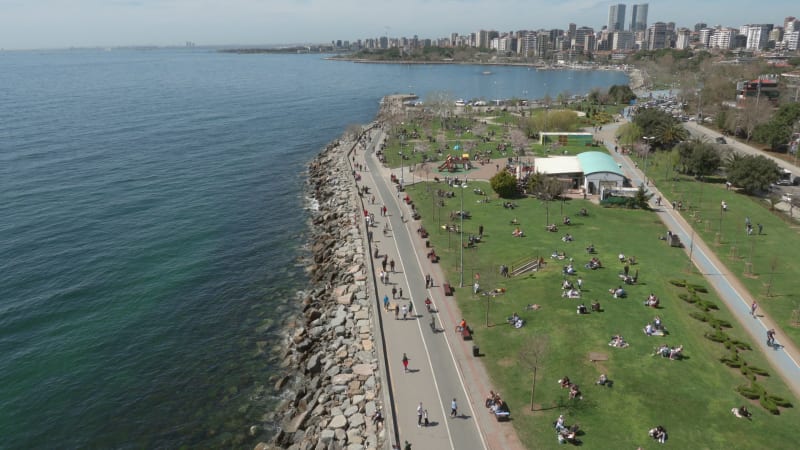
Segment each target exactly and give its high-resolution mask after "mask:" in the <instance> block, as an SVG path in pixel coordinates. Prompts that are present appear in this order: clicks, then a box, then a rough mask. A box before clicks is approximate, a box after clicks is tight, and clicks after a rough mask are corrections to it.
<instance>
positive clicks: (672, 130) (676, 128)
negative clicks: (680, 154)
mask: <svg viewBox="0 0 800 450" xmlns="http://www.w3.org/2000/svg"><path fill="white" fill-rule="evenodd" d="M655 134H656V135H655V138H656V139H655V140H656V144H657V145H658V146H659V147H661V148H672V147H673V146H675V144H677V143H678V142H681V141H683V140H686V139H687V138H688V137H689V132H688V131H686V128H684V127H683V125H682V124H681V123H680V122H672V123H669V124H664V125H662V126H660V127H658V128H657V129H656V133H655Z"/></svg>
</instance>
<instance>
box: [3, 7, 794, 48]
mask: <svg viewBox="0 0 800 450" xmlns="http://www.w3.org/2000/svg"><path fill="white" fill-rule="evenodd" d="M614 3H617V2H602V1H594V0H492V1H487V0H283V1H279V0H0V48H4V49H26V48H60V47H72V46H75V47H85V46H117V45H183V43H184V42H185V41H193V42H195V43H197V45H214V44H250V45H258V44H282V43H301V42H302V43H306V42H308V43H325V42H330V41H331V40H335V39H342V40H356V39H359V38H369V37H378V36H383V35H388V36H390V37H398V36H409V37H410V36H413V35H414V34H416V35H418V36H420V37H431V38H436V37H444V36H448V35H449V34H450V33H452V32H458V33H461V34H466V33H469V32H473V31H478V30H479V29H482V28H483V29H495V30H499V31H511V30H519V29H538V28H566V26H567V24H568V23H569V22H574V23H576V24H578V26H582V25H587V26H591V27H595V29H597V30H599V29H600V27H601V26H603V25H605V24H606V22H607V20H608V7H609V5H611V4H614ZM648 3H649V5H650V8H649V14H648V23H653V22H656V21H662V22H670V21H674V22H675V23H676V24H677V25H678V26H689V27H690V26H693V25H694V24H695V23H697V22H700V21H702V22H706V23H708V24H709V25H715V24H721V25H726V26H739V25H742V24H745V23H776V24H782V23H783V18H784V17H785V16H791V15H794V16H800V2H798V1H797V0H762V1H760V2H753V1H752V0H655V1H650V2H648ZM632 4H633V3H627V5H628V8H627V16H626V18H625V23H626V26H627V24H628V23H629V22H630V10H631V5H632Z"/></svg>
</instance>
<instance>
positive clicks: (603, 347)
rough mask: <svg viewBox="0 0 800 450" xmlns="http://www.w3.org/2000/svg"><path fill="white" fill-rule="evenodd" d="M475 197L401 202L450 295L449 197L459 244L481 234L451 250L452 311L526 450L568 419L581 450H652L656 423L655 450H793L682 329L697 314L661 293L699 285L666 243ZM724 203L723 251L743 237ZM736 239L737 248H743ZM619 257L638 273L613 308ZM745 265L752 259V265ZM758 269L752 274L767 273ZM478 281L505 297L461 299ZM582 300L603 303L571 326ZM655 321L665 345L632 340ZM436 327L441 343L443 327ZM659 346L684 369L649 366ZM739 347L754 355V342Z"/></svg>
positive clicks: (531, 203) (628, 216)
mask: <svg viewBox="0 0 800 450" xmlns="http://www.w3.org/2000/svg"><path fill="white" fill-rule="evenodd" d="M651 162H652V161H651ZM473 188H480V189H483V190H484V191H486V192H491V189H490V187H489V186H488V184H487V183H480V182H470V186H469V188H467V189H461V190H460V192H457V193H456V196H455V197H454V198H449V199H440V198H439V197H435V191H436V190H437V189H445V190H451V188H449V187H448V186H447V185H446V184H443V183H439V184H433V183H432V184H425V183H420V184H417V185H414V186H410V187H409V188H408V191H409V194H410V195H411V197H412V199H413V200H414V202H415V205H416V207H417V210H418V211H419V212H420V213H421V215H422V218H423V224H424V226H425V227H426V228H427V229H428V230H429V231H430V233H431V234H430V238H429V239H430V241H431V243H432V245H433V246H434V247H435V249H436V251H437V253H438V254H439V255H440V256H441V258H442V260H441V264H442V268H443V269H444V271H445V273H446V278H447V280H448V281H449V282H450V283H451V284H452V285H453V286H458V284H459V278H460V274H461V272H460V270H459V267H460V264H459V263H460V261H461V257H460V255H461V248H462V247H461V246H460V240H459V238H460V236H459V234H458V233H448V232H446V231H444V230H442V229H441V225H444V224H446V223H451V221H450V218H449V213H450V212H451V211H455V210H458V209H460V207H461V206H460V205H461V197H460V195H462V194H463V195H464V198H463V202H464V209H465V210H467V211H469V212H470V213H471V214H472V218H470V219H465V220H464V230H465V235H464V239H465V240H466V238H467V237H468V235H469V234H470V233H471V234H477V232H478V227H479V225H483V226H484V230H485V231H484V237H483V240H482V241H481V242H480V243H479V244H477V246H476V248H467V249H464V251H463V261H464V264H463V277H464V286H465V287H464V288H459V289H457V292H456V298H457V300H456V301H458V304H459V307H460V308H461V310H462V311H463V314H464V316H465V318H466V319H467V321H468V323H470V324H471V326H472V328H473V329H474V331H475V343H476V344H477V345H479V346H480V349H481V353H483V354H484V356H483V360H484V363H485V365H486V367H487V368H488V370H489V373H490V375H491V377H492V380H493V381H494V387H495V390H496V391H499V392H500V393H501V394H502V396H503V398H504V399H505V400H506V401H507V402H508V403H509V405H510V407H511V411H512V418H513V421H512V424H510V426H511V425H513V426H514V428H515V429H516V431H517V432H518V433H519V436H520V438H521V441H522V442H524V443H526V445H527V446H528V447H529V448H553V447H557V446H558V443H557V441H556V437H555V433H554V431H553V428H552V423H553V422H554V421H555V420H556V418H557V417H558V415H559V414H565V415H566V416H567V423H568V424H572V423H575V422H578V423H579V424H580V426H581V429H582V430H583V434H582V435H580V436H579V437H580V439H581V441H582V442H583V445H584V446H585V447H587V448H600V449H623V448H630V449H634V448H637V447H638V446H644V447H645V448H654V447H656V446H657V445H659V444H657V443H655V442H654V441H653V440H652V439H651V438H649V437H648V435H647V431H648V429H649V428H652V427H654V426H656V425H659V424H660V425H663V426H664V427H665V428H666V429H667V431H668V434H669V439H668V441H667V443H666V444H665V446H669V447H673V448H691V449H705V448H708V449H716V448H736V449H750V448H752V449H763V448H794V446H795V444H793V443H794V442H795V441H796V438H795V437H794V433H795V427H796V424H797V423H800V414H798V412H797V408H788V409H781V414H780V415H778V416H774V415H772V414H770V413H768V412H767V411H766V410H764V409H763V408H761V407H760V406H759V405H758V403H757V402H751V401H748V400H746V399H745V398H744V397H742V396H740V395H739V394H738V393H737V392H736V391H735V388H736V387H737V386H739V385H743V384H748V383H749V382H748V381H747V379H746V378H745V377H744V376H743V375H742V374H741V373H740V371H739V370H738V369H731V368H728V367H727V366H725V365H723V364H722V363H721V362H719V358H721V357H723V356H725V355H727V354H729V351H728V350H726V349H725V347H724V346H723V345H722V344H719V343H716V342H713V341H711V340H708V339H706V338H705V337H704V336H703V334H704V333H705V332H707V331H710V330H711V327H710V326H709V325H708V324H706V323H703V322H700V321H698V320H696V319H694V318H692V317H690V315H689V313H690V312H693V311H697V309H696V307H695V306H693V305H690V304H689V303H686V302H684V301H683V300H680V299H679V297H678V296H679V295H680V294H682V293H685V292H686V291H685V289H683V288H679V287H677V286H674V285H672V284H670V283H669V280H672V279H686V280H688V281H689V282H691V283H695V284H700V285H704V284H705V283H704V282H703V280H702V278H701V277H700V276H698V275H696V274H695V273H694V271H688V268H689V264H688V258H687V256H686V255H685V253H684V252H683V251H681V250H680V249H677V248H671V247H668V246H667V245H666V244H665V243H664V242H663V241H660V240H658V239H657V236H659V235H663V234H664V233H665V232H666V230H665V228H664V227H663V225H662V224H661V223H660V222H659V221H658V219H657V218H656V216H655V215H654V214H653V213H650V212H647V211H633V210H622V209H609V208H602V207H599V206H595V205H593V204H591V203H589V202H587V201H583V200H572V201H566V202H560V201H554V202H550V203H549V204H545V203H543V202H541V201H539V200H536V199H532V198H526V199H519V200H515V201H514V203H516V204H517V205H518V208H515V209H513V210H512V209H507V208H504V207H503V204H502V201H500V200H497V199H495V200H492V201H491V202H489V203H479V202H478V200H480V199H481V198H482V197H480V196H478V195H475V194H473V192H472V189H473ZM717 194H719V195H728V194H729V193H728V194H725V193H724V188H723V191H720V192H718V193H717ZM685 195H686V196H687V197H686V198H689V197H690V196H691V195H694V194H693V193H692V192H690V191H689V190H688V189H686V191H685ZM704 195H708V197H707V200H704V201H707V202H708V204H709V205H711V204H712V202H714V203H713V204H715V205H717V206H718V205H719V201H720V200H719V199H717V198H714V196H713V195H712V194H704ZM438 200H443V201H444V202H445V205H444V206H443V207H439V206H438V205H437V203H436V201H438ZM687 201H688V200H687ZM685 203H686V201H685ZM729 204H730V205H731V206H730V208H731V209H732V210H731V211H730V212H729V213H728V214H730V216H729V217H731V218H730V219H728V218H724V220H723V243H724V242H726V239H727V238H726V236H728V235H730V236H731V237H730V239H731V242H734V239H733V238H734V232H738V233H737V234H738V235H741V234H742V233H741V231H742V225H743V216H742V218H741V220H738V219H736V218H733V217H732V216H733V215H734V214H739V213H738V212H734V211H736V208H738V207H739V206H738V201H735V200H731V201H729ZM709 207H710V206H709ZM581 208H587V210H588V212H589V215H588V216H587V217H579V216H578V215H577V212H578V211H579V210H580V209H581ZM548 209H549V213H548ZM700 209H701V211H702V210H703V208H700ZM748 213H750V212H749V211H748ZM548 215H549V220H548V217H547V216H548ZM562 215H569V216H570V217H571V218H572V222H573V225H571V226H569V227H566V226H564V227H560V229H559V232H558V233H550V232H546V231H545V228H544V227H545V224H546V223H547V222H548V221H549V222H555V223H561V220H560V218H561V216H562ZM762 215H763V217H762ZM768 216H769V214H767V213H766V212H764V211H752V216H751V219H752V220H753V223H754V224H755V223H756V222H757V221H763V223H765V224H766V230H767V231H770V229H771V227H773V226H776V225H775V223H774V222H772V221H771V220H770V218H769V217H768ZM701 217H702V216H701ZM711 217H713V216H711ZM737 217H738V216H737ZM514 218H516V219H517V220H518V221H519V222H520V224H521V225H520V227H521V228H522V230H523V231H524V232H525V234H526V237H523V238H516V237H512V235H511V232H512V230H513V229H514V226H513V225H511V224H510V221H511V220H512V219H514ZM709 220H710V219H709ZM772 220H778V219H775V218H773V219H772ZM734 222H735V225H734ZM739 222H741V223H739ZM712 224H714V223H712ZM728 227H730V230H728ZM567 232H568V233H570V234H572V235H573V236H574V241H573V242H568V243H565V242H562V241H561V237H562V236H563V235H564V234H565V233H567ZM715 232H716V229H715V228H714V227H709V230H708V231H707V232H705V231H704V233H708V236H705V235H704V236H703V237H704V238H708V237H709V236H710V237H711V241H712V242H713V238H714V233H715ZM741 238H742V239H741V241H744V236H741ZM751 238H754V237H752V236H751ZM758 239H763V240H766V238H762V237H758ZM759 242H760V241H759ZM590 243H593V244H594V245H595V247H596V248H597V250H598V254H597V256H598V257H599V258H600V259H601V261H602V262H603V264H604V266H605V267H604V268H603V269H599V270H595V271H591V270H588V269H585V268H584V263H586V262H587V261H588V259H589V256H588V255H587V254H586V252H585V250H584V249H585V247H586V246H588V245H589V244H590ZM738 245H739V246H741V245H742V244H738ZM747 250H748V251H749V248H748V249H747ZM553 251H564V252H566V254H567V257H573V258H574V264H575V266H576V268H577V269H578V276H580V277H581V278H582V279H583V284H584V289H583V298H582V299H581V300H570V299H565V298H562V297H561V288H560V286H561V283H562V281H563V279H564V276H563V275H562V273H561V268H562V266H563V265H564V264H566V261H556V260H552V259H551V258H550V254H551V253H552V252H553ZM619 252H624V253H625V254H626V255H628V256H635V257H636V259H637V261H638V263H637V264H636V265H633V266H631V273H633V271H636V270H638V271H639V283H638V284H637V285H634V286H627V290H628V293H629V296H628V298H626V299H613V298H612V296H611V295H610V294H609V293H608V289H609V288H612V287H616V286H618V285H619V284H620V280H619V278H618V274H619V272H620V271H621V269H622V265H621V264H620V263H619V262H618V261H617V254H618V253H619ZM539 256H541V257H544V258H545V260H546V261H547V262H548V264H547V266H546V268H545V269H544V270H542V271H540V272H537V273H535V274H533V275H523V276H520V277H515V278H503V277H501V276H500V275H499V270H498V269H499V266H500V265H501V264H506V265H510V266H513V265H516V264H518V263H519V262H521V261H524V260H529V259H533V258H536V257H539ZM754 261H758V259H757V258H755V257H754ZM755 264H756V263H754V265H755ZM756 268H757V271H758V270H766V268H764V269H758V266H756ZM476 273H478V274H480V285H481V289H482V290H484V291H488V290H491V289H496V288H504V289H505V290H506V291H505V293H504V294H502V295H498V296H497V297H494V298H492V297H489V296H482V295H480V294H479V295H473V294H472V291H471V289H470V288H469V286H470V285H471V283H472V281H473V280H474V279H475V274H476ZM761 273H764V272H761ZM569 278H571V279H573V280H575V279H576V278H577V277H575V276H572V277H569ZM775 278H777V277H775ZM762 281H763V275H762ZM651 292H653V293H655V294H656V295H658V296H659V298H660V299H661V306H662V308H661V309H658V310H655V309H652V308H649V307H646V306H644V305H643V302H644V300H645V298H646V297H647V295H648V294H649V293H651ZM700 296H701V297H702V298H703V299H704V300H708V301H711V302H714V303H716V304H717V305H719V307H720V310H719V311H714V312H712V314H713V315H714V316H715V317H717V318H719V319H723V320H727V321H729V322H731V323H732V325H733V327H732V329H729V330H726V332H727V333H728V334H730V335H731V337H732V338H734V339H738V340H741V341H748V342H749V341H750V340H749V338H748V337H747V336H746V335H745V333H744V332H743V330H742V329H741V327H740V326H739V325H738V323H737V322H736V320H735V319H733V318H732V317H731V315H730V314H729V313H728V312H727V311H726V309H725V308H724V304H722V302H721V301H720V300H719V299H717V298H716V296H715V295H714V294H713V293H708V294H700ZM594 299H597V300H598V301H599V302H600V303H601V305H602V308H603V311H602V312H594V313H591V314H588V315H578V314H576V305H577V304H578V303H579V302H583V303H585V304H586V306H589V304H590V303H591V302H592V301H593V300H594ZM445 301H453V300H451V299H448V300H445ZM532 303H536V304H539V305H541V309H539V310H538V311H526V310H525V308H524V307H525V305H528V304H532ZM487 307H488V312H487ZM513 312H518V313H519V314H520V316H522V318H523V319H525V321H526V325H525V326H524V327H523V328H521V329H515V328H513V327H511V326H509V325H508V324H507V323H506V318H507V317H508V316H510V315H511V314H512V313H513ZM655 315H659V316H660V317H661V318H662V321H663V323H664V325H665V327H666V329H667V330H668V332H669V334H668V335H667V336H666V337H655V336H652V337H648V336H645V334H644V333H643V332H642V328H643V327H644V325H645V324H646V323H647V322H648V321H651V320H652V319H653V317H654V316H655ZM487 317H488V326H487ZM443 325H444V328H445V329H447V330H451V325H453V324H443ZM618 333H619V334H622V335H623V336H624V337H625V338H626V340H627V341H628V342H629V343H630V347H628V348H612V347H609V346H608V345H607V343H608V341H609V340H610V337H611V336H612V335H613V334H618ZM660 343H666V344H669V345H671V346H677V345H679V344H682V345H683V346H684V349H685V350H684V354H685V355H686V358H685V359H684V360H680V361H672V360H669V359H666V358H661V357H657V356H652V353H653V350H654V348H655V347H656V346H657V345H658V344H660ZM750 344H751V345H752V346H753V347H757V346H759V345H761V344H762V343H761V342H750ZM532 348H539V349H543V356H541V357H540V359H539V361H540V364H539V365H538V370H537V377H536V389H535V398H534V401H533V404H534V409H535V411H531V383H532V374H533V371H532V368H531V366H530V365H529V364H528V363H526V361H527V360H528V359H530V358H529V356H528V354H529V349H532ZM590 352H597V353H599V354H602V355H605V356H606V357H607V360H605V361H597V362H590V361H589V353H590ZM742 355H743V357H744V358H745V359H746V360H747V361H748V363H749V364H750V365H752V366H757V367H761V368H764V369H767V370H768V371H772V370H771V368H770V367H769V366H768V364H767V362H766V361H765V360H764V358H763V357H762V356H761V355H760V353H759V352H758V351H743V352H742ZM601 373H604V374H607V375H608V377H609V379H611V380H612V381H613V382H614V383H613V387H610V388H608V387H601V386H597V385H595V384H594V381H595V380H596V379H597V378H598V376H599V375H600V374H601ZM565 375H566V376H569V378H570V379H571V380H572V381H573V382H576V383H578V384H579V385H580V386H581V390H582V392H583V397H584V398H583V400H572V401H570V400H568V399H567V391H566V390H562V389H560V387H559V385H558V383H557V380H558V379H560V378H562V377H563V376H565ZM758 378H759V380H758V382H759V383H760V384H762V385H763V386H764V388H765V389H766V390H767V391H768V392H769V393H770V394H773V395H778V396H780V397H783V398H785V399H790V400H791V401H792V403H794V404H796V403H797V401H796V399H794V398H793V397H792V396H791V394H790V393H789V392H788V390H787V389H786V388H785V386H784V385H783V383H782V382H781V381H780V379H779V378H778V377H777V376H771V377H758ZM742 404H746V405H747V406H748V408H749V409H750V410H751V411H752V412H753V420H752V421H748V420H745V419H737V418H735V417H734V416H733V415H732V414H731V412H730V410H731V408H733V407H735V406H739V405H742Z"/></svg>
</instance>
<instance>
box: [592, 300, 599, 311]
mask: <svg viewBox="0 0 800 450" xmlns="http://www.w3.org/2000/svg"><path fill="white" fill-rule="evenodd" d="M592 311H594V312H600V302H598V301H597V300H595V301H593V302H592Z"/></svg>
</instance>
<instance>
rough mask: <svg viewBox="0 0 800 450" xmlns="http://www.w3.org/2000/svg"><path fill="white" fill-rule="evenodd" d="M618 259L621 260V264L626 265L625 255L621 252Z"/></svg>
mask: <svg viewBox="0 0 800 450" xmlns="http://www.w3.org/2000/svg"><path fill="white" fill-rule="evenodd" d="M617 258H619V262H621V263H624V262H625V253H622V252H619V256H618V257H617Z"/></svg>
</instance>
